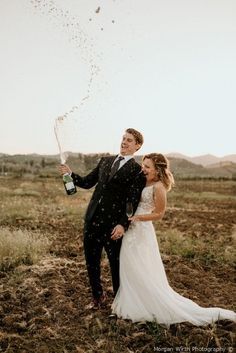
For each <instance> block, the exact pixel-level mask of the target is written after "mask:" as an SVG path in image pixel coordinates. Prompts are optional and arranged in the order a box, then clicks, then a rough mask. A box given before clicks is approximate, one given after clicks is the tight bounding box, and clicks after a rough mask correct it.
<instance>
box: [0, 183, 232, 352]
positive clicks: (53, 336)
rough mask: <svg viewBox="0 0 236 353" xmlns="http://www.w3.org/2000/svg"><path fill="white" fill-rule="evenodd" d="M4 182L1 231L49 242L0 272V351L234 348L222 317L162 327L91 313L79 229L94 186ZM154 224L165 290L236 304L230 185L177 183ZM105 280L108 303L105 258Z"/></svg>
mask: <svg viewBox="0 0 236 353" xmlns="http://www.w3.org/2000/svg"><path fill="white" fill-rule="evenodd" d="M0 185H1V186H0V200H1V201H0V208H1V212H0V227H1V229H2V230H4V229H6V228H7V229H10V230H18V229H22V230H25V231H26V230H28V231H31V232H32V233H36V234H37V232H39V233H40V234H42V235H44V236H46V237H47V238H48V239H49V240H50V241H51V245H50V250H49V252H48V253H47V254H45V255H44V256H43V258H42V259H41V260H40V261H39V262H37V263H35V264H31V265H30V264H27V263H26V264H25V263H20V264H18V265H17V266H12V268H8V269H7V270H6V269H4V268H2V270H1V271H0V352H8V353H13V352H14V353H18V352H19V353H25V352H27V353H28V352H29V353H34V352H35V353H54V352H55V353H76V352H79V353H82V352H91V353H92V352H117V353H118V352H127V353H132V352H144V353H146V352H155V351H156V352H176V351H182V352H183V351H185V352H186V351H195V352H197V351H204V352H216V351H217V352H230V351H233V350H232V349H231V347H233V343H234V340H235V335H234V332H235V330H234V329H235V325H233V323H231V322H228V321H220V322H218V323H217V325H214V326H208V327H194V326H193V325H191V324H188V323H183V324H179V325H173V326H172V327H171V328H170V329H169V330H167V329H165V328H163V327H160V326H158V325H157V324H155V323H145V322H142V323H138V324H132V323H131V322H129V321H127V320H114V319H109V313H110V308H109V305H108V306H107V307H106V308H104V309H102V310H100V311H95V312H94V311H91V310H90V309H88V308H87V305H88V304H89V303H90V298H91V296H90V289H89V286H88V280H87V273H86V269H85V263H84V256H83V247H82V228H83V214H84V211H85V208H86V205H87V202H88V199H89V198H90V195H91V192H90V191H84V190H78V193H77V194H76V195H75V196H66V194H65V191H64V189H63V185H62V182H61V181H60V180H53V179H41V180H40V179H35V180H22V179H6V178H1V184H0ZM155 227H156V230H157V237H158V242H159V245H160V249H161V253H162V256H163V261H164V264H165V268H166V272H167V275H168V278H169V282H170V284H171V286H172V287H173V288H174V289H175V290H176V291H178V292H179V293H180V294H182V295H185V296H186V297H189V298H191V299H193V300H194V301H196V302H197V303H198V304H200V305H202V306H221V307H223V308H227V309H234V310H235V309H236V308H235V306H234V305H235V303H234V302H233V299H234V294H235V292H236V284H235V281H234V279H235V271H234V266H233V265H234V261H235V253H234V249H235V242H236V182H231V181H221V182H220V181H219V182H216V181H177V186H176V187H175V189H174V190H173V191H172V192H171V193H170V194H169V198H168V209H167V212H166V215H165V217H164V219H163V220H162V221H161V222H159V223H158V222H157V223H155ZM0 245H1V244H0ZM103 283H104V287H105V288H106V290H107V292H108V296H109V303H108V304H111V302H112V292H111V281H110V274H109V267H108V264H107V260H106V258H105V257H104V258H103ZM216 349H218V350H216Z"/></svg>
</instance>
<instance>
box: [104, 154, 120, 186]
mask: <svg viewBox="0 0 236 353" xmlns="http://www.w3.org/2000/svg"><path fill="white" fill-rule="evenodd" d="M116 157H117V155H116V156H113V157H111V158H108V159H107V163H106V165H105V166H104V170H103V172H104V175H105V180H104V181H105V182H107V181H108V177H109V174H110V171H111V166H112V164H113V162H114V160H115V159H116Z"/></svg>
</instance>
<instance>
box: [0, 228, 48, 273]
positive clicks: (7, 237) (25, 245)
mask: <svg viewBox="0 0 236 353" xmlns="http://www.w3.org/2000/svg"><path fill="white" fill-rule="evenodd" d="M49 246H50V242H49V240H48V239H47V237H45V236H43V235H42V234H40V233H38V232H36V233H33V232H30V231H27V230H15V231H11V230H10V229H8V228H0V270H1V271H6V270H9V269H13V268H14V267H16V266H18V265H20V264H28V265H31V264H33V263H35V262H37V261H38V260H39V259H40V258H41V257H42V256H43V255H44V254H45V253H46V252H47V251H48V250H49Z"/></svg>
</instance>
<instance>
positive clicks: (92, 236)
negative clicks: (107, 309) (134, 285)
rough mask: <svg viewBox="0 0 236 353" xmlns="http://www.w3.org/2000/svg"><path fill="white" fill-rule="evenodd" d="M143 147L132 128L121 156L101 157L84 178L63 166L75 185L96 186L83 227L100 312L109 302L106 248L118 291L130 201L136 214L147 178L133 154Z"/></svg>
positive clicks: (128, 131)
mask: <svg viewBox="0 0 236 353" xmlns="http://www.w3.org/2000/svg"><path fill="white" fill-rule="evenodd" d="M142 144H143V136H142V134H141V133H140V132H139V131H137V130H135V129H133V128H129V129H127V130H126V131H125V133H124V135H123V138H122V141H121V145H120V153H119V154H118V155H116V156H109V157H102V158H101V160H100V162H99V163H98V165H97V166H96V168H95V169H94V170H92V172H91V173H89V174H88V175H86V176H84V177H82V176H80V175H78V174H75V173H73V172H72V171H71V170H70V168H69V167H68V166H67V165H62V166H60V168H59V169H60V171H61V173H62V174H64V173H67V172H69V173H71V176H72V178H73V181H74V183H75V184H76V185H77V186H79V187H81V188H84V189H90V188H92V187H93V186H95V185H96V187H95V190H94V193H93V195H92V198H91V200H90V202H89V205H88V208H87V211H86V214H85V224H84V252H85V259H86V265H87V271H88V276H89V281H90V285H91V288H92V294H93V302H92V305H91V306H92V307H93V308H94V309H98V308H99V307H100V306H102V304H104V302H105V300H106V295H105V293H104V292H103V289H102V286H101V279H100V272H101V268H100V262H101V255H102V250H103V248H104V249H105V251H106V253H107V256H108V259H109V263H110V268H111V275H112V284H113V291H114V294H116V292H117V290H118V288H119V254H120V247H121V241H122V236H123V234H124V232H125V230H127V229H128V226H129V221H128V218H127V216H126V203H127V200H129V201H132V203H133V208H134V211H135V210H136V208H137V206H138V202H139V199H140V196H141V192H142V189H143V187H144V185H145V177H144V176H143V174H142V173H141V167H140V165H139V164H138V163H137V162H136V161H135V160H134V158H133V155H134V153H135V152H136V151H138V150H139V149H140V147H141V146H142Z"/></svg>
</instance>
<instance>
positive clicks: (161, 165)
mask: <svg viewBox="0 0 236 353" xmlns="http://www.w3.org/2000/svg"><path fill="white" fill-rule="evenodd" d="M144 159H151V160H152V162H153V164H154V167H155V169H156V172H157V181H159V180H160V181H161V182H162V184H163V185H164V186H165V188H166V190H167V191H170V190H171V188H172V186H174V184H175V181H174V177H173V174H172V173H171V171H170V169H169V168H170V163H169V161H168V159H167V158H166V157H165V156H164V155H163V154H161V153H149V154H146V155H145V156H143V160H144Z"/></svg>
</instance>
